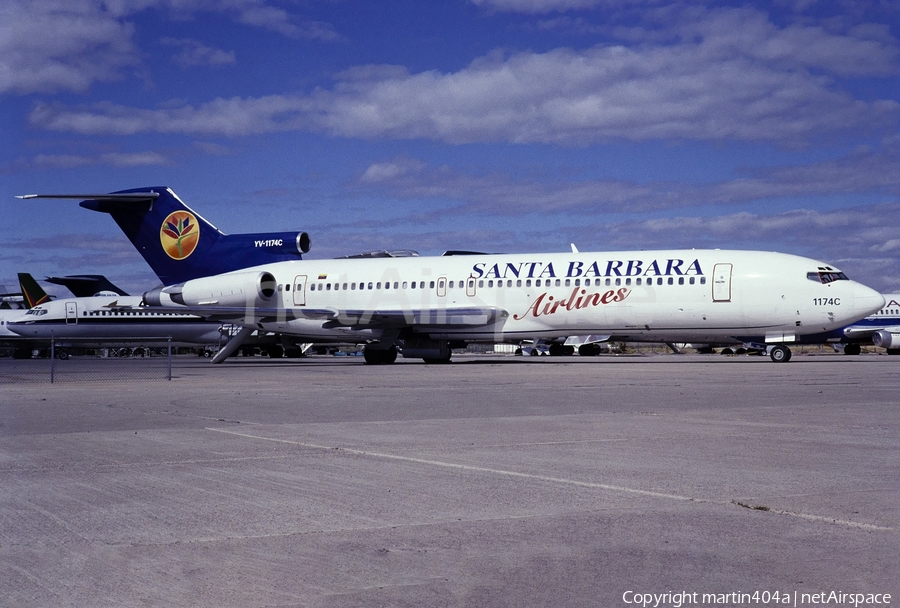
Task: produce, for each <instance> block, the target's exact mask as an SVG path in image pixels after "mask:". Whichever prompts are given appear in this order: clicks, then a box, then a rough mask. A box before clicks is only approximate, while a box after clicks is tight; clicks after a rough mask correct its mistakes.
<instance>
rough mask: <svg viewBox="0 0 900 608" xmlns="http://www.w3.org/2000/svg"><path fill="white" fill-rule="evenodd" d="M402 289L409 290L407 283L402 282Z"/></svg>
mask: <svg viewBox="0 0 900 608" xmlns="http://www.w3.org/2000/svg"><path fill="white" fill-rule="evenodd" d="M403 289H409V282H408V281H403Z"/></svg>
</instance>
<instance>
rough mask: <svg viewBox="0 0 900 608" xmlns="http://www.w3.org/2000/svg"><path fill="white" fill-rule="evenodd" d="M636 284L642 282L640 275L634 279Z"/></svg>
mask: <svg viewBox="0 0 900 608" xmlns="http://www.w3.org/2000/svg"><path fill="white" fill-rule="evenodd" d="M634 284H635V285H640V284H641V278H640V277H638V278H636V279H635V280H634Z"/></svg>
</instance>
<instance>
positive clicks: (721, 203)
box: [0, 0, 900, 294]
mask: <svg viewBox="0 0 900 608" xmlns="http://www.w3.org/2000/svg"><path fill="white" fill-rule="evenodd" d="M898 75H900V3H896V2H886V1H878V0H872V1H866V0H847V1H843V0H834V1H826V2H822V1H816V0H795V1H789V0H773V1H772V2H768V3H766V2H754V3H748V4H742V3H727V2H683V3H682V2H657V1H654V0H629V1H625V0H622V1H615V2H614V1H612V0H455V1H451V0H447V1H443V2H419V1H406V2H400V1H391V0H388V1H379V2H367V1H355V0H354V1H351V0H347V1H343V0H321V1H317V0H284V1H273V0H222V1H215V0H110V1H107V2H103V1H99V0H93V1H92V0H55V1H54V0H7V1H6V2H4V3H3V4H2V5H0V129H2V134H3V136H4V137H3V140H2V143H0V195H2V197H3V200H4V208H3V210H4V214H5V216H6V220H5V221H4V222H2V223H0V226H2V228H0V262H2V263H0V283H7V284H10V285H11V284H12V283H13V282H14V280H15V274H16V273H17V272H31V273H32V274H34V275H35V276H37V277H38V278H42V277H43V276H46V275H51V274H73V273H102V274H105V275H107V276H108V277H109V278H110V279H111V280H112V281H113V282H115V283H117V284H119V285H120V286H122V287H124V288H126V289H129V290H131V291H135V292H140V291H142V290H145V289H148V288H150V287H153V286H154V285H156V284H157V283H158V281H156V279H155V277H154V276H153V274H152V273H151V272H150V270H149V268H148V267H147V266H146V265H145V264H144V262H143V260H142V259H141V258H140V256H139V255H138V254H137V253H136V252H135V251H134V250H133V249H132V247H131V245H130V243H128V242H127V241H126V240H125V238H124V236H123V235H122V234H121V233H120V232H119V230H118V228H117V227H116V226H115V224H114V223H113V222H112V220H111V219H110V218H109V217H107V216H105V215H101V214H96V213H92V212H89V211H86V210H84V209H81V208H79V207H78V206H77V204H76V203H74V202H72V201H58V202H57V201H41V202H35V201H19V200H16V199H14V198H13V197H14V195H16V194H28V193H35V192H40V193H59V192H77V193H80V192H110V191H114V190H121V189H125V188H134V187H140V186H158V185H167V186H170V187H171V188H172V189H173V190H174V191H175V192H176V193H177V194H178V195H179V196H180V197H181V198H182V199H183V200H184V201H185V202H186V203H187V204H188V205H190V206H191V207H192V208H193V209H194V210H196V211H197V212H199V213H200V214H202V215H203V216H205V217H206V218H207V219H209V220H211V221H212V222H213V223H215V224H216V225H217V226H218V227H219V228H220V229H222V230H223V231H225V232H228V233H239V232H258V231H266V230H271V231H282V230H292V229H301V230H306V231H307V232H309V233H310V234H311V236H312V251H311V252H310V254H309V255H308V256H307V257H309V258H328V257H335V256H339V255H346V254H351V253H357V252H361V251H365V250H371V249H400V248H405V249H415V250H417V251H419V252H420V253H422V254H440V253H441V252H443V251H444V250H447V249H475V250H481V251H503V252H516V251H522V252H525V251H530V252H535V251H541V252H543V251H547V252H549V251H568V250H569V244H570V243H575V244H576V245H577V246H578V248H579V249H580V250H582V251H588V250H592V251H597V250H599V251H603V250H625V249H660V248H683V247H697V248H722V249H724V248H735V249H763V250H775V251H783V252H789V253H796V254H799V255H805V256H809V257H813V258H816V259H820V260H824V261H827V262H830V263H833V264H835V265H837V266H839V267H840V268H842V269H843V270H844V271H845V272H847V273H848V274H849V275H850V276H851V277H852V278H855V279H858V280H860V281H862V282H864V283H867V284H868V285H870V286H872V287H874V288H876V289H879V290H881V291H885V292H887V291H900V265H898V261H900V133H898V124H900V121H898V119H900V78H898ZM51 292H56V293H60V294H61V293H63V291H62V290H61V288H58V287H54V288H53V289H52V290H51Z"/></svg>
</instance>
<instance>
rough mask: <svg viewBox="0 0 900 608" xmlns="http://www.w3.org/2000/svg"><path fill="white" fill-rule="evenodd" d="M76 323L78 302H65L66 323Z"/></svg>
mask: <svg viewBox="0 0 900 608" xmlns="http://www.w3.org/2000/svg"><path fill="white" fill-rule="evenodd" d="M72 323H78V304H76V303H75V302H66V324H67V325H71V324H72Z"/></svg>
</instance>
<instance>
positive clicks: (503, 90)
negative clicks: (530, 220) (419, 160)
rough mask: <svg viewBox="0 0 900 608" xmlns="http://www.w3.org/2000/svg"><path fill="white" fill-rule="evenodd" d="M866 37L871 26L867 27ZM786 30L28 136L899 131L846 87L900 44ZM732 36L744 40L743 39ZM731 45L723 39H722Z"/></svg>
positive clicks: (52, 125)
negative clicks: (840, 81) (840, 80)
mask: <svg viewBox="0 0 900 608" xmlns="http://www.w3.org/2000/svg"><path fill="white" fill-rule="evenodd" d="M870 30H871V28H870ZM870 30H866V35H865V36H862V35H849V34H845V35H837V34H833V33H829V32H826V31H825V30H823V29H821V28H814V27H787V28H778V27H776V26H775V25H773V24H772V23H770V22H769V21H768V20H767V19H766V18H765V16H764V15H763V14H762V13H759V12H757V11H752V10H749V9H729V10H721V11H713V12H701V13H700V14H699V16H698V21H696V22H692V23H691V24H689V25H684V24H679V25H678V26H677V27H676V28H674V29H673V30H672V31H679V32H680V35H681V36H682V37H683V40H682V41H681V42H677V43H674V44H644V45H639V46H633V47H625V46H608V45H598V46H595V47H593V48H589V49H585V50H574V49H566V48H561V49H555V50H552V51H549V52H545V53H533V52H521V53H516V54H512V55H509V56H505V55H503V54H499V53H494V54H490V55H488V56H485V57H482V58H480V59H478V60H476V61H474V62H472V63H471V64H470V65H469V66H467V67H466V68H464V69H461V70H459V71H456V72H451V73H441V72H437V71H434V70H432V71H424V72H419V73H416V74H411V73H409V72H408V71H407V70H405V69H403V68H398V67H397V66H359V67H356V68H354V69H350V70H346V71H344V72H342V73H341V74H339V75H338V79H337V83H336V85H335V86H334V87H333V88H332V89H331V90H318V91H316V92H314V93H312V94H310V95H301V94H281V95H270V96H266V97H258V98H253V97H234V98H230V99H215V100H212V101H210V102H207V103H204V104H200V105H197V106H188V105H180V106H175V107H165V108H158V109H140V108H130V107H125V106H113V105H109V104H105V105H93V106H86V107H81V108H66V107H63V106H49V105H39V106H36V108H35V110H34V111H33V112H32V114H31V122H32V124H34V125H36V126H39V127H43V128H46V129H49V130H56V131H69V132H76V133H83V134H104V133H111V134H133V133H143V132H158V133H184V134H203V135H213V134H218V135H226V136H241V135H248V134H255V133H268V132H276V131H290V130H296V129H304V130H310V131H321V132H326V133H328V134H331V135H336V136H343V137H359V138H393V139H429V140H437V141H443V142H447V143H452V144H462V143H473V142H513V143H542V144H548V143H549V144H560V145H570V146H571V145H586V144H593V143H600V142H610V141H616V140H622V139H627V140H637V141H645V140H662V139H675V140H704V141H726V140H741V141H757V142H779V143H784V144H791V145H803V144H806V143H807V142H809V141H810V140H812V139H814V138H818V137H820V136H822V135H836V134H840V133H842V132H845V131H846V130H848V129H860V128H863V129H878V128H885V127H889V126H892V125H895V124H896V122H897V118H898V114H900V104H898V103H897V102H896V101H893V100H882V101H879V100H876V101H867V100H861V99H856V98H854V97H853V95H852V94H851V93H850V92H849V90H844V89H841V88H840V87H839V86H838V84H837V82H838V81H837V79H838V78H842V77H847V76H871V75H873V74H876V75H887V74H892V73H895V72H896V71H897V68H896V61H897V48H896V44H895V43H893V41H886V40H884V39H883V38H884V36H882V37H881V38H879V36H878V35H876V34H878V33H879V32H880V33H881V34H884V32H882V31H881V30H878V32H875V33H873V32H872V31H870ZM735 31H737V33H736V34H735ZM726 34H727V35H726Z"/></svg>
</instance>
